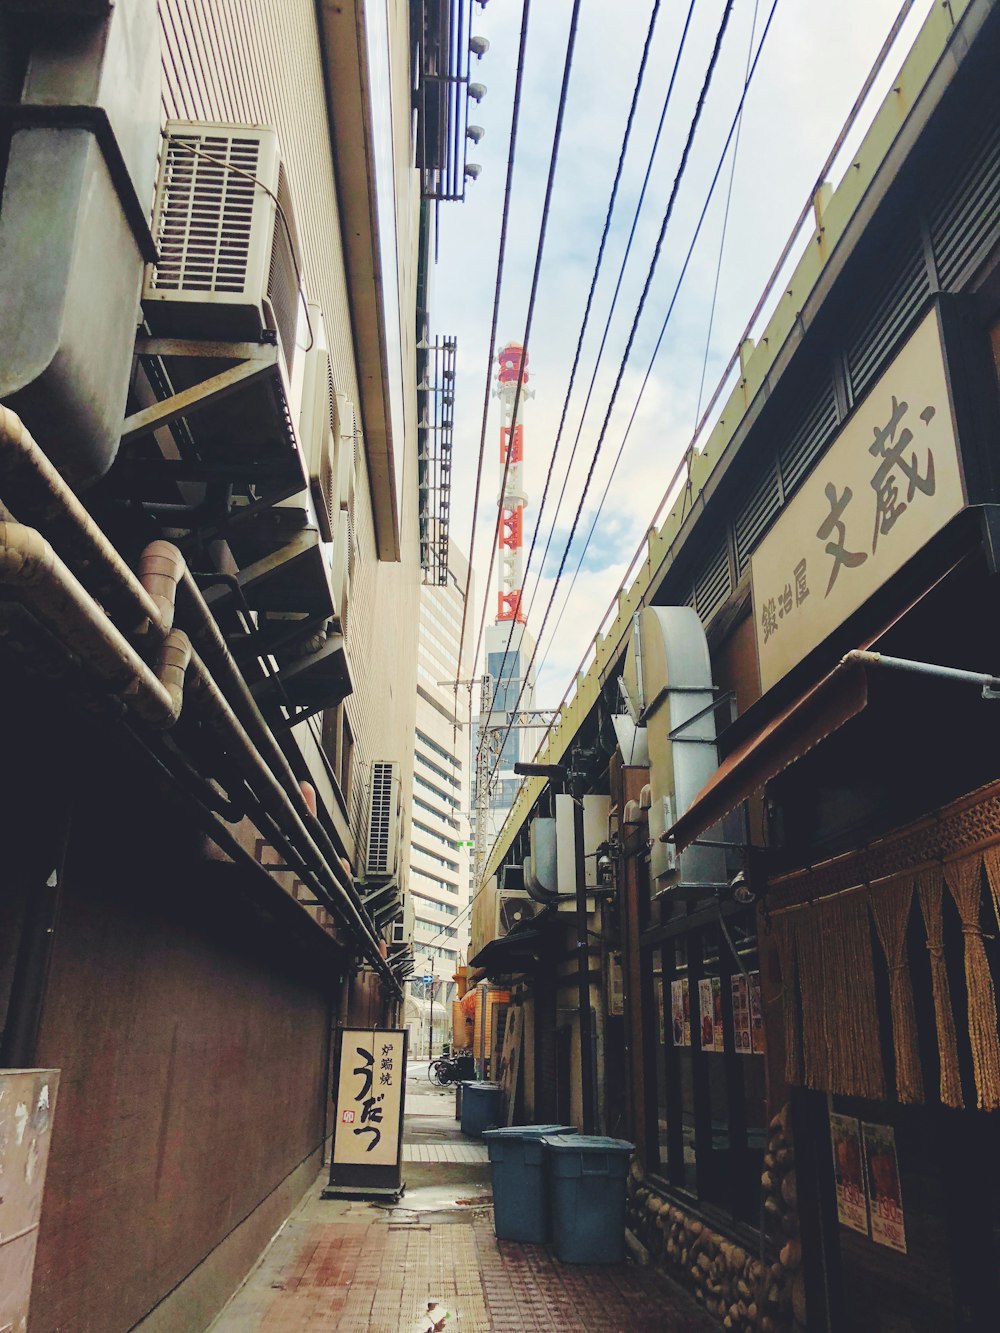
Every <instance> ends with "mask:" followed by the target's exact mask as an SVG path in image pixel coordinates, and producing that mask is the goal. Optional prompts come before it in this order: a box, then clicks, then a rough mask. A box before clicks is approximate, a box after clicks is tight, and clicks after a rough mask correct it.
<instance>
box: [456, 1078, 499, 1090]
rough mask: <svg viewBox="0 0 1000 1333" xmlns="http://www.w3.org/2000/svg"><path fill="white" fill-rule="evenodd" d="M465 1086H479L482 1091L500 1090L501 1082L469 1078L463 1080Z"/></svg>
mask: <svg viewBox="0 0 1000 1333" xmlns="http://www.w3.org/2000/svg"><path fill="white" fill-rule="evenodd" d="M462 1087H463V1088H478V1089H479V1090H480V1091H481V1092H500V1091H501V1087H500V1084H499V1083H480V1082H479V1080H478V1079H476V1078H467V1079H463V1080H462Z"/></svg>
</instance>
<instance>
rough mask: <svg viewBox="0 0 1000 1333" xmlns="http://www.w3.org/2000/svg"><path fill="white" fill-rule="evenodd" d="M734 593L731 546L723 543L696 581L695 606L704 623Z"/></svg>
mask: <svg viewBox="0 0 1000 1333" xmlns="http://www.w3.org/2000/svg"><path fill="white" fill-rule="evenodd" d="M730 592H732V578H731V577H730V572H729V544H728V542H726V541H723V542H722V544H721V545H720V546H719V548H718V550H717V551H716V552H715V555H714V556H713V557H712V559H711V560H710V561H709V562H708V564H707V565H705V566H704V567H703V568H702V570H701V572H700V573H699V575H698V577H697V578H696V579H695V581H694V606H695V610H696V611H697V612H698V615H699V616H700V617H701V619H702V621H703V622H707V620H708V618H709V617H710V616H711V615H712V613H713V612H714V611H715V610H716V609H717V608H718V607H720V606H721V605H722V603H723V602H724V601H725V600H726V598H727V597H728V596H729V594H730Z"/></svg>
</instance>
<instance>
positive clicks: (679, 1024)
mask: <svg viewBox="0 0 1000 1333" xmlns="http://www.w3.org/2000/svg"><path fill="white" fill-rule="evenodd" d="M686 990H687V980H686V979H685V980H682V981H672V982H671V983H670V1021H671V1026H672V1028H673V1034H674V1045H675V1046H690V1045H691V1020H690V1016H689V1015H687V1014H685V1012H684V1011H685V1003H684V1001H685V998H686V996H685V992H686ZM685 1020H686V1021H685Z"/></svg>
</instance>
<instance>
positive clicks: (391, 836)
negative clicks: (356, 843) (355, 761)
mask: <svg viewBox="0 0 1000 1333" xmlns="http://www.w3.org/2000/svg"><path fill="white" fill-rule="evenodd" d="M398 823H399V766H398V764H394V763H390V762H386V761H379V760H376V762H375V763H373V764H372V776H371V787H370V789H369V796H368V853H367V857H366V861H365V865H366V870H367V873H368V874H369V875H393V874H395V872H396V836H397V831H398Z"/></svg>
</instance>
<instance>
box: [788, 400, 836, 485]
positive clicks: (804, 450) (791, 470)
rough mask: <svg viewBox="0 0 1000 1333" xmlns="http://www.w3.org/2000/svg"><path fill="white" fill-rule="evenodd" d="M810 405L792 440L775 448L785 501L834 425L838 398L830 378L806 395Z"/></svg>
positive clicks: (811, 462) (833, 428)
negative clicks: (777, 448)
mask: <svg viewBox="0 0 1000 1333" xmlns="http://www.w3.org/2000/svg"><path fill="white" fill-rule="evenodd" d="M807 401H808V402H809V403H810V404H811V406H810V407H809V408H808V409H807V410H806V411H805V412H803V415H802V419H801V421H800V422H799V425H798V428H797V429H796V430H795V431H794V432H793V434H792V437H791V439H790V440H789V441H788V442H787V444H785V445H784V446H783V447H782V448H781V449H780V450H779V451H778V472H779V475H780V477H781V490H782V495H783V498H784V500H785V501H786V502H787V500H788V499H789V498H790V497H791V495H792V492H793V491H795V490H797V489H798V485H799V482H800V481H801V480H802V478H803V477H804V476H805V475H806V473H807V472H809V470H810V469H811V467H812V465H813V463H815V462H816V460H817V458H818V457H819V456H820V454H821V453H822V452H823V449H824V448H825V447H826V444H827V441H828V440H829V438H830V436H831V435H832V434H833V432H834V431H835V430H836V428H837V400H836V398H835V396H834V392H833V381H832V380H830V379H827V380H826V382H825V383H824V384H823V385H822V386H821V387H820V388H818V389H817V390H816V392H815V393H814V394H810V395H809V396H808V399H807Z"/></svg>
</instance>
